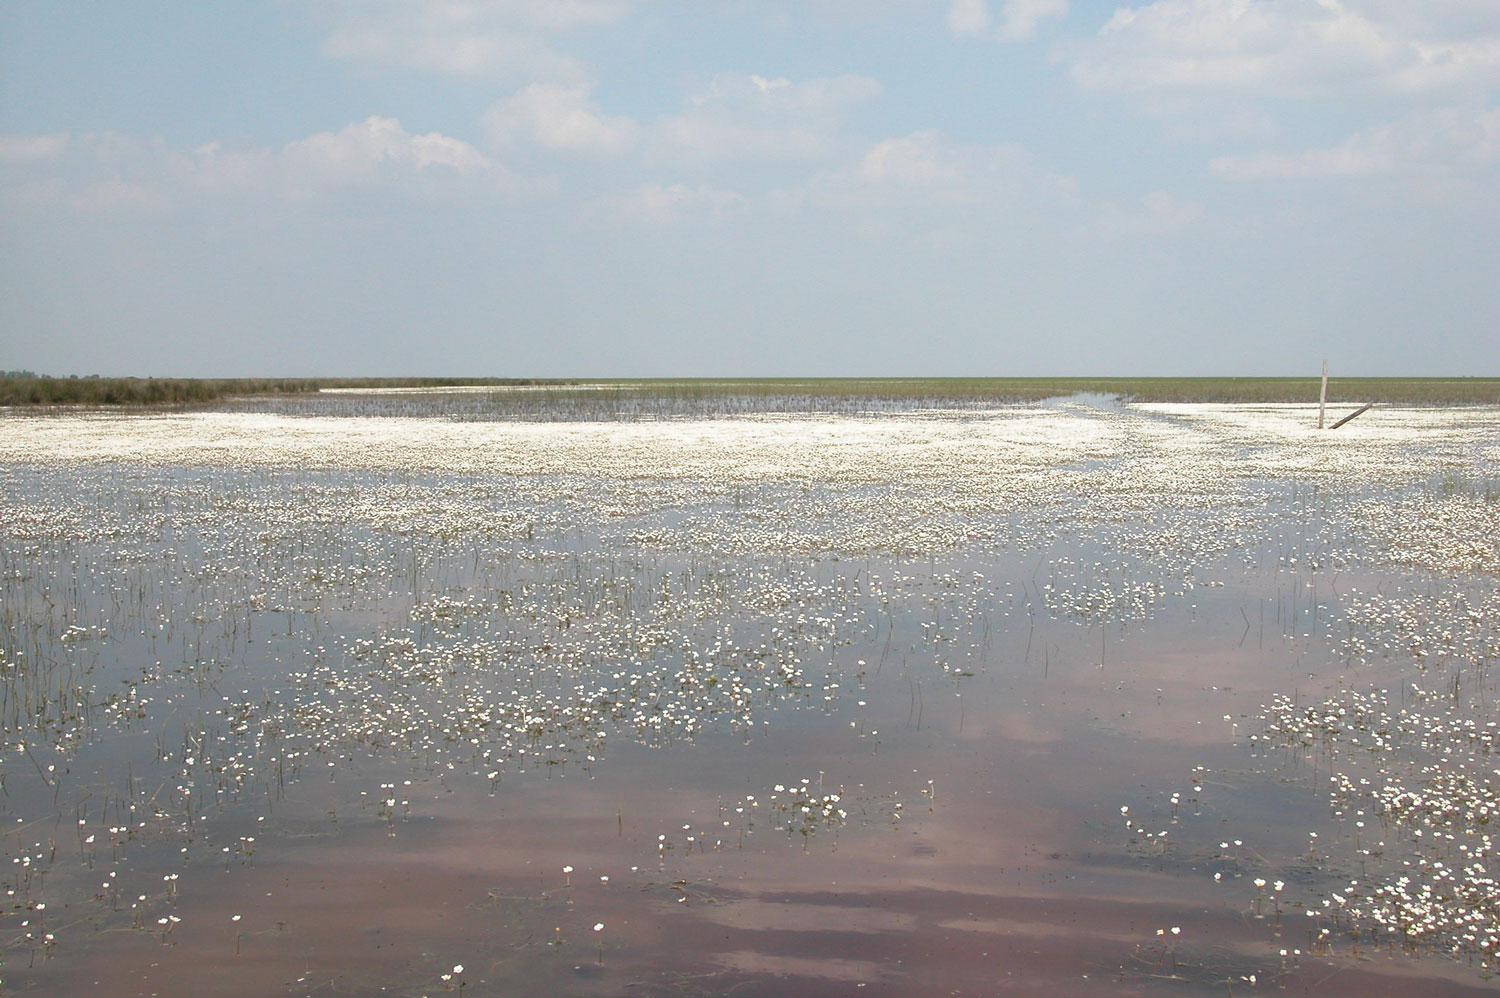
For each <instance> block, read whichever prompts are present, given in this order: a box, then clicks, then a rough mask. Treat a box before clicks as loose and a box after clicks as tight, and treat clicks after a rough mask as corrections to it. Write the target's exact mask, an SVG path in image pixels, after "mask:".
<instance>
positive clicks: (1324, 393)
mask: <svg viewBox="0 0 1500 998" xmlns="http://www.w3.org/2000/svg"><path fill="white" fill-rule="evenodd" d="M1327 403H1328V361H1326V360H1325V361H1323V388H1322V390H1321V391H1319V392H1318V429H1320V430H1321V429H1322V428H1323V406H1324V405H1326V404H1327Z"/></svg>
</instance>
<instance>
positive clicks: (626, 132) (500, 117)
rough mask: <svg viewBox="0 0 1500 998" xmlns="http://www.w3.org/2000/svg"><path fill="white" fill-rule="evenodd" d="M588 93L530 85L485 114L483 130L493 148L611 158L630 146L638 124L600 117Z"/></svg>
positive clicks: (573, 88) (574, 88) (582, 88)
mask: <svg viewBox="0 0 1500 998" xmlns="http://www.w3.org/2000/svg"><path fill="white" fill-rule="evenodd" d="M589 90H590V88H589V87H588V86H581V85H580V86H559V85H557V84H552V83H533V84H531V85H530V86H528V87H526V88H525V89H523V90H521V91H520V92H519V93H517V94H515V95H514V96H512V97H509V98H507V99H505V100H503V101H501V102H499V103H498V104H496V105H494V106H493V107H491V108H490V109H489V110H488V111H487V112H485V115H484V121H483V124H484V127H485V130H486V132H487V133H488V134H489V136H490V138H491V140H492V141H494V142H495V143H496V144H498V145H508V144H513V143H516V142H529V143H534V144H536V145H539V146H541V147H542V148H544V149H550V150H553V151H557V152H571V153H583V154H586V155H595V156H614V155H618V154H620V153H622V152H624V151H626V150H627V149H629V148H631V147H632V146H634V145H635V143H636V141H637V140H638V139H639V137H640V128H639V126H637V125H636V123H635V122H634V121H632V120H631V119H630V118H626V117H612V116H607V115H605V114H603V113H601V112H600V110H599V108H598V106H597V105H596V104H595V103H594V102H593V101H591V100H589Z"/></svg>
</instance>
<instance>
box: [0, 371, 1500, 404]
mask: <svg viewBox="0 0 1500 998" xmlns="http://www.w3.org/2000/svg"><path fill="white" fill-rule="evenodd" d="M505 388H530V389H552V390H556V391H558V392H559V393H561V394H568V395H589V394H604V393H608V394H609V395H611V396H613V397H620V396H622V395H624V396H639V397H663V396H665V397H680V398H684V399H704V398H712V397H730V396H750V397H755V396H764V397H808V398H850V397H863V398H871V399H931V400H933V401H935V402H939V403H941V402H953V403H961V402H972V401H988V402H996V403H1021V402H1031V401H1039V400H1041V399H1045V398H1055V397H1058V396H1065V395H1074V394H1079V393H1089V394H1099V395H1108V396H1113V397H1117V398H1122V399H1126V400H1128V401H1134V402H1252V403H1253V402H1308V401H1317V397H1318V378H1317V377H1297V378H1289V377H1257V378H1216V377H1199V378H1108V377H1105V378H620V379H613V378H590V379H561V378H550V379H549V378H106V377H92V376H91V377H84V378H79V377H68V378H53V377H44V376H36V377H14V376H12V377H6V378H0V405H4V406H15V407H25V408H34V407H48V406H110V407H121V406H125V407H129V406H135V407H148V406H201V405H209V404H212V403H214V402H217V401H219V400H221V399H226V398H232V397H236V396H255V395H302V394H308V393H313V392H319V391H356V390H359V391H366V392H380V391H398V390H404V391H412V390H422V391H424V392H441V391H443V390H445V389H452V390H463V391H477V390H484V389H505ZM1328 401H1329V402H1330V403H1337V404H1346V403H1364V402H1376V403H1385V404H1396V405H1500V378H1441V377H1434V378H1333V379H1330V380H1329V383H1328Z"/></svg>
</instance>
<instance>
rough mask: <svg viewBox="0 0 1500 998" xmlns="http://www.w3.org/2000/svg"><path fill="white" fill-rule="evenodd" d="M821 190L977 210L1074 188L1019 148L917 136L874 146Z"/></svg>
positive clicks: (862, 198) (864, 198)
mask: <svg viewBox="0 0 1500 998" xmlns="http://www.w3.org/2000/svg"><path fill="white" fill-rule="evenodd" d="M822 189H823V193H824V194H825V195H826V196H831V197H833V198H835V199H838V198H841V197H843V198H849V197H852V198H854V199H855V200H860V201H868V200H869V199H870V198H874V199H876V200H893V199H894V200H908V201H911V200H915V201H918V202H925V203H929V204H930V203H938V204H944V203H946V204H976V205H977V204H981V203H985V202H995V201H1007V200H1013V199H1015V198H1023V199H1024V198H1027V197H1036V198H1043V199H1045V198H1050V197H1053V196H1056V195H1067V194H1070V193H1071V192H1072V190H1073V183H1072V181H1071V180H1068V179H1067V178H1065V177H1062V176H1059V175H1058V174H1055V173H1052V172H1050V171H1048V170H1046V169H1044V168H1042V167H1041V166H1039V165H1038V164H1037V163H1036V161H1035V160H1034V159H1033V158H1032V157H1031V156H1030V155H1029V154H1028V153H1027V152H1026V151H1025V150H1023V149H1020V148H1018V147H1016V146H1008V145H995V146H990V145H975V144H960V143H952V142H949V141H947V140H946V139H944V138H943V137H942V136H941V135H940V134H938V133H937V132H935V131H918V132H912V133H911V134H909V135H905V136H901V137H899V138H891V139H884V140H882V141H880V142H877V143H875V144H874V145H873V146H871V147H869V148H868V149H867V150H866V151H865V152H864V154H863V155H862V156H861V157H860V159H859V162H858V164H857V165H856V166H855V167H854V168H853V169H852V170H850V171H848V172H847V173H845V174H841V175H838V176H835V177H832V178H829V179H828V180H827V181H826V182H825V183H824V184H823V185H822Z"/></svg>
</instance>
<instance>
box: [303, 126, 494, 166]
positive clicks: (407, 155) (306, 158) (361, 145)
mask: <svg viewBox="0 0 1500 998" xmlns="http://www.w3.org/2000/svg"><path fill="white" fill-rule="evenodd" d="M281 160H282V163H283V164H284V166H285V168H286V169H287V170H288V172H289V173H291V174H292V175H294V176H310V177H316V178H320V179H326V180H329V181H333V182H350V181H357V180H369V179H373V178H374V177H376V176H378V175H380V174H381V173H383V172H387V171H396V172H404V173H423V172H427V171H444V170H451V171H453V172H455V173H457V174H460V175H462V176H470V177H471V176H474V175H476V174H479V173H483V172H484V171H485V170H487V169H489V167H490V161H489V159H488V158H486V157H485V155H484V154H483V153H481V152H480V151H479V150H478V149H475V148H474V147H473V146H471V145H469V144H468V143H467V142H464V141H463V140H461V139H455V138H452V137H451V136H447V135H442V134H439V133H437V132H429V133H427V134H426V135H413V134H411V133H410V132H407V131H406V130H405V129H403V128H402V127H401V123H400V122H399V121H397V120H396V119H395V118H382V117H380V116H378V115H372V116H371V117H369V118H366V119H365V120H364V121H360V122H356V123H354V124H351V125H345V126H344V127H343V128H341V129H339V130H338V131H337V132H318V133H317V134H315V135H310V136H308V137H307V138H305V139H299V140H297V141H295V142H289V143H287V145H286V146H285V148H283V149H282V152H281Z"/></svg>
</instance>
